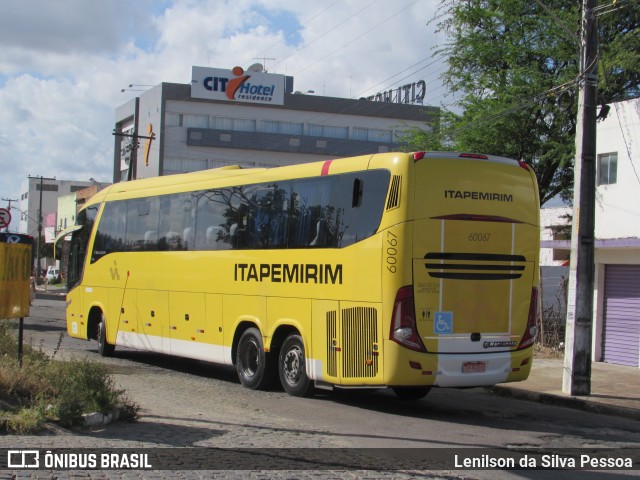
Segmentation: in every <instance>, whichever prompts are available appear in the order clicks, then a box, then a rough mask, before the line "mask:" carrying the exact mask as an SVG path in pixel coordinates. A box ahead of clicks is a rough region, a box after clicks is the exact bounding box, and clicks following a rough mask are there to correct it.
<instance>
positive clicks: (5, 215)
mask: <svg viewBox="0 0 640 480" xmlns="http://www.w3.org/2000/svg"><path fill="white" fill-rule="evenodd" d="M10 223H11V212H10V211H9V210H7V209H6V208H0V228H6V227H8V226H9V224H10Z"/></svg>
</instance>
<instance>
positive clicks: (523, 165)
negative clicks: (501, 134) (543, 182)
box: [518, 160, 529, 172]
mask: <svg viewBox="0 0 640 480" xmlns="http://www.w3.org/2000/svg"><path fill="white" fill-rule="evenodd" d="M518 165H520V166H521V167H522V168H524V169H525V170H526V171H527V172H528V171H529V165H527V164H526V163H525V162H524V160H518Z"/></svg>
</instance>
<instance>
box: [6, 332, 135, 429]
mask: <svg viewBox="0 0 640 480" xmlns="http://www.w3.org/2000/svg"><path fill="white" fill-rule="evenodd" d="M14 330H15V328H11V323H10V322H3V323H0V432H2V431H5V432H9V433H15V434H25V433H34V432H37V431H38V430H40V429H41V428H42V427H43V425H44V424H45V423H46V422H50V421H54V422H57V423H59V424H60V425H62V426H64V427H79V426H81V425H83V423H84V419H83V414H86V413H92V412H100V413H114V412H117V413H118V414H119V419H120V420H128V421H132V420H135V419H136V418H137V416H138V411H139V406H138V405H137V404H136V403H135V402H133V401H132V400H131V399H129V398H128V397H127V395H126V394H125V392H124V391H123V390H119V389H117V388H116V386H115V383H114V380H113V377H112V376H111V375H109V373H108V371H107V369H106V367H105V366H104V365H102V364H99V363H95V362H90V361H86V360H54V356H55V354H54V355H53V356H51V357H49V356H47V355H46V354H45V353H44V352H43V351H42V350H39V349H35V348H33V347H32V346H29V345H24V347H23V357H22V367H20V366H18V361H17V355H18V344H17V340H16V335H15V331H14ZM56 351H57V350H56Z"/></svg>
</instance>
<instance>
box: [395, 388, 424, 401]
mask: <svg viewBox="0 0 640 480" xmlns="http://www.w3.org/2000/svg"><path fill="white" fill-rule="evenodd" d="M391 390H393V393H395V394H396V396H397V397H398V398H399V399H400V400H409V401H410V400H420V399H421V398H424V397H426V396H427V395H428V394H429V392H430V391H431V387H391Z"/></svg>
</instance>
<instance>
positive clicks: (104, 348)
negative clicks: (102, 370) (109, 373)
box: [96, 313, 116, 357]
mask: <svg viewBox="0 0 640 480" xmlns="http://www.w3.org/2000/svg"><path fill="white" fill-rule="evenodd" d="M96 338H97V339H98V353H99V354H100V356H102V357H112V356H113V352H114V350H115V349H116V346H115V345H112V344H110V343H109V342H107V322H106V321H105V318H104V313H100V322H99V323H98V332H97V335H96Z"/></svg>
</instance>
